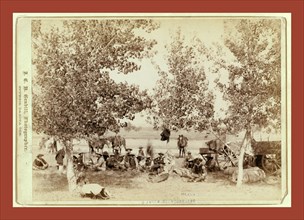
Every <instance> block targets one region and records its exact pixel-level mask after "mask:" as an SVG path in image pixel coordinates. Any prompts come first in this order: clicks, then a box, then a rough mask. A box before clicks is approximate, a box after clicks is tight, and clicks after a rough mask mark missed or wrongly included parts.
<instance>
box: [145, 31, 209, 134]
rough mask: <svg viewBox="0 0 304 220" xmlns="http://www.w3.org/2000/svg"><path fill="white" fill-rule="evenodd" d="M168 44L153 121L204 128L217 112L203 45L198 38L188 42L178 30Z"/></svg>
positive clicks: (188, 127) (155, 92) (178, 126)
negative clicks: (208, 80) (165, 68)
mask: <svg viewBox="0 0 304 220" xmlns="http://www.w3.org/2000/svg"><path fill="white" fill-rule="evenodd" d="M166 48H167V50H168V53H169V55H168V57H167V59H166V62H167V65H168V71H167V72H166V71H162V70H161V69H159V71H158V73H159V75H160V80H159V81H158V82H157V85H156V87H155V89H154V99H153V100H155V101H154V103H153V108H152V111H151V112H150V113H151V115H152V118H150V121H152V123H153V124H154V127H155V128H158V127H159V126H163V127H167V128H172V129H173V130H179V129H187V130H189V129H195V130H200V131H201V130H204V129H205V128H206V127H207V126H208V124H209V121H208V119H210V118H211V117H212V116H213V113H214V111H213V95H212V93H210V92H209V91H208V82H207V81H206V76H205V71H204V66H203V64H202V58H203V56H204V54H203V52H202V51H201V50H202V48H204V47H202V45H201V42H200V41H199V40H198V39H196V38H194V39H193V40H192V41H191V43H187V42H186V40H185V38H184V37H183V36H182V35H181V32H180V30H179V31H178V32H177V33H176V35H175V36H173V37H172V43H171V44H170V45H168V46H167V47H166Z"/></svg>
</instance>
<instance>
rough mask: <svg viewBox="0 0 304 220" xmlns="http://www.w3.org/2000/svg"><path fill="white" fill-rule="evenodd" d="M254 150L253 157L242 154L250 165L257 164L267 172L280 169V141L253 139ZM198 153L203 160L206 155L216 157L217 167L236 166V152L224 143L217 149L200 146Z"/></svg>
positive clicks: (272, 172)
mask: <svg viewBox="0 0 304 220" xmlns="http://www.w3.org/2000/svg"><path fill="white" fill-rule="evenodd" d="M251 146H252V149H253V151H254V157H252V156H250V155H245V156H244V164H245V161H246V162H247V163H248V165H250V166H258V167H260V168H262V169H263V170H264V171H265V172H266V173H268V174H272V175H273V174H276V173H277V172H278V171H279V170H280V169H281V141H255V140H254V139H253V140H252V142H251ZM199 153H200V154H201V155H202V157H203V158H204V160H205V161H207V160H208V159H207V156H213V158H216V160H217V164H218V166H219V169H221V170H223V169H225V168H226V167H231V166H232V167H234V166H237V163H238V158H237V156H236V154H235V153H234V152H233V151H232V150H231V149H230V148H229V146H228V145H227V144H226V145H225V146H224V148H221V149H219V150H218V151H215V150H210V149H209V148H200V149H199Z"/></svg>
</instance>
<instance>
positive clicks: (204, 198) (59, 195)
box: [33, 159, 281, 205]
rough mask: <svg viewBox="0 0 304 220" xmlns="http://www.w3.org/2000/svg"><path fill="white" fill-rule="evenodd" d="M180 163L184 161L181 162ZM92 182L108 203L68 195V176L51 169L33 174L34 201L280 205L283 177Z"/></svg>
mask: <svg viewBox="0 0 304 220" xmlns="http://www.w3.org/2000/svg"><path fill="white" fill-rule="evenodd" d="M178 160H181V159H178ZM86 175H87V178H88V180H89V182H90V183H98V184H100V185H102V186H104V187H106V189H107V190H108V192H109V193H110V195H111V198H110V199H109V200H92V199H90V198H82V197H80V196H79V195H73V194H70V193H69V192H68V183H67V178H66V175H65V174H63V173H59V172H58V171H57V169H56V168H55V167H54V166H52V167H50V168H48V169H47V170H45V171H33V201H35V202H37V203H38V204H58V203H59V204H67V203H69V202H72V201H73V202H72V203H73V204H82V203H88V204H97V205H117V204H121V205H206V204H243V205H244V204H248V205H250V204H278V203H279V201H280V199H281V184H280V178H279V177H276V176H267V178H266V180H264V181H261V182H256V183H251V184H243V186H242V187H241V188H237V187H236V185H235V183H233V182H231V181H230V178H229V176H226V175H224V174H223V172H222V171H218V172H209V173H208V176H207V179H206V181H205V182H197V183H195V182H188V180H187V179H186V178H181V177H179V176H178V175H177V174H175V173H172V174H171V175H170V176H169V178H168V179H167V180H166V181H164V182H160V183H151V182H149V181H148V174H147V173H142V172H140V171H124V172H123V171H98V172H97V171H88V172H87V173H86Z"/></svg>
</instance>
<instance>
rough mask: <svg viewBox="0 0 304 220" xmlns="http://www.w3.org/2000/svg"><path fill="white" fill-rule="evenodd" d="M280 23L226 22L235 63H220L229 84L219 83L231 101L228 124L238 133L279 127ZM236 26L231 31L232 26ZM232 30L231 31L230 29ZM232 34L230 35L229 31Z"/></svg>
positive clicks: (226, 44) (261, 21) (227, 40)
mask: <svg viewBox="0 0 304 220" xmlns="http://www.w3.org/2000/svg"><path fill="white" fill-rule="evenodd" d="M280 22H281V21H280V20H279V19H277V20H274V19H250V20H249V19H242V20H238V21H231V22H229V21H228V22H226V27H227V30H226V33H229V34H227V35H226V36H225V46H226V47H227V48H228V49H229V50H230V51H231V53H232V54H233V56H234V58H235V62H230V63H225V64H224V65H221V64H223V63H220V65H219V66H220V68H223V67H224V68H225V69H226V70H227V71H228V73H229V83H228V84H224V83H220V82H218V85H219V87H220V88H221V91H222V92H223V94H224V99H226V100H228V101H229V102H230V107H229V111H228V116H227V119H226V123H227V125H228V128H233V129H234V130H235V131H240V130H243V129H251V127H253V126H257V127H259V128H265V127H273V128H277V129H278V128H280V121H281V120H280V115H281V111H280V109H281V35H280V34H281V23H280ZM233 24H234V26H235V29H233V31H231V30H232V28H231V25H233ZM228 27H229V29H228ZM229 31H230V32H229Z"/></svg>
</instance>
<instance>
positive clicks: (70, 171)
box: [64, 141, 77, 193]
mask: <svg viewBox="0 0 304 220" xmlns="http://www.w3.org/2000/svg"><path fill="white" fill-rule="evenodd" d="M64 146H65V152H66V157H67V168H66V169H67V179H68V184H69V191H70V192H73V193H74V192H76V190H77V184H76V179H77V177H76V174H75V171H74V166H73V145H72V143H71V142H70V141H67V142H65V143H64Z"/></svg>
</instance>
